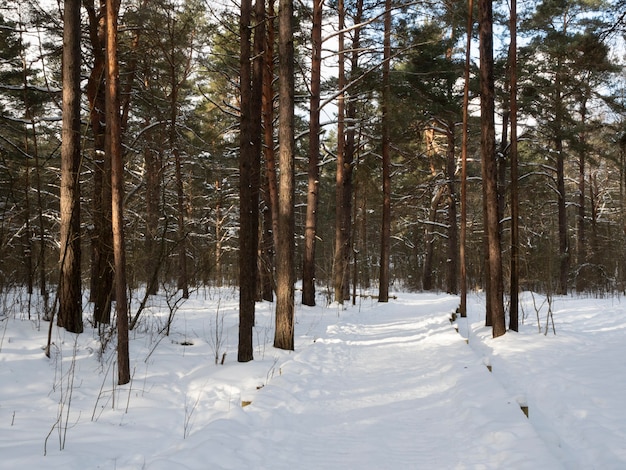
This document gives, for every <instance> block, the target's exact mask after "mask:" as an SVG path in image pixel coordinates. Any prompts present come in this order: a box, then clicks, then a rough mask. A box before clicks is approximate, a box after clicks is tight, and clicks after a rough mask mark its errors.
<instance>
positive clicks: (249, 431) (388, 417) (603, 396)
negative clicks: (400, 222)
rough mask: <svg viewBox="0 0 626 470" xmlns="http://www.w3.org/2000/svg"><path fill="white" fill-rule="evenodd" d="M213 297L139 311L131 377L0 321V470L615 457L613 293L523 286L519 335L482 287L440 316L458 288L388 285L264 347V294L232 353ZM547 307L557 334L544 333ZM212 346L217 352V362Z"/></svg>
mask: <svg viewBox="0 0 626 470" xmlns="http://www.w3.org/2000/svg"><path fill="white" fill-rule="evenodd" d="M224 292H225V291H222V292H221V293H217V294H216V293H213V294H212V295H209V296H206V297H203V298H202V297H201V296H197V297H195V298H194V299H193V300H190V301H189V302H188V303H186V304H185V305H184V306H183V307H182V308H181V309H180V311H178V312H177V313H176V317H175V321H174V324H173V325H172V333H171V335H170V336H169V337H166V338H164V337H162V336H159V335H157V334H156V332H155V331H156V330H157V325H160V326H162V325H163V321H164V320H165V319H166V318H167V312H165V311H159V309H158V308H153V310H152V314H151V316H150V317H149V318H146V319H145V320H144V322H143V327H142V329H141V330H139V331H135V332H134V338H131V347H132V362H133V370H134V375H133V381H132V382H131V386H130V387H128V386H126V387H119V388H116V387H114V386H113V385H111V382H112V380H113V379H112V372H111V367H110V365H109V364H110V363H111V362H112V361H113V357H114V355H113V354H111V353H109V354H105V355H104V356H103V357H102V358H101V359H100V360H98V355H97V352H96V351H95V348H96V347H97V341H96V337H95V336H94V335H92V336H91V337H90V336H89V333H87V334H83V335H79V336H76V335H69V334H66V333H63V332H62V331H59V332H57V336H56V345H57V347H58V354H57V356H56V359H53V360H51V361H48V360H47V359H45V358H44V357H43V355H42V352H41V348H40V346H41V344H42V341H43V336H44V335H43V328H42V329H41V331H38V329H36V328H34V325H35V323H34V322H32V321H26V320H19V319H17V320H15V319H10V320H7V319H5V320H4V321H3V324H2V327H3V331H4V336H3V340H2V345H1V350H0V384H1V385H0V449H1V452H2V455H3V459H2V461H1V462H0V468H19V466H28V467H29V468H35V466H37V467H42V468H66V469H67V468H70V469H73V468H76V469H79V468H80V469H84V468H111V469H112V468H116V469H134V468H147V469H168V470H169V469H172V468H177V469H178V468H183V469H185V468H186V469H206V468H211V469H214V468H215V469H247V468H253V469H266V468H267V469H269V468H272V469H293V468H298V469H318V468H324V469H348V468H358V469H398V468H414V469H452V468H468V469H477V468H481V469H500V468H505V467H506V468H513V469H526V468H528V469H558V468H570V469H579V468H580V469H588V468H603V469H607V468H616V469H617V468H623V467H624V465H625V464H626V450H624V448H623V446H622V445H621V444H620V443H623V442H624V438H625V437H626V424H625V423H626V419H624V418H625V416H624V414H625V411H624V410H623V406H622V402H623V397H622V394H623V390H624V384H625V383H626V373H625V370H624V367H623V365H622V364H621V361H620V360H619V358H620V351H622V350H623V346H622V345H623V332H624V328H626V321H624V315H623V310H624V307H623V306H622V305H621V304H620V300H619V299H617V298H614V299H607V300H602V301H598V300H591V299H587V300H586V299H574V298H571V297H562V298H556V299H555V300H554V302H553V303H552V304H550V305H549V304H548V303H547V302H544V300H545V298H543V297H540V296H537V295H535V296H531V295H530V294H524V296H523V297H522V301H523V302H522V306H523V309H522V310H523V313H524V324H523V325H522V328H521V331H520V333H507V334H506V335H505V336H504V337H501V338H497V339H495V340H494V339H491V338H490V334H489V329H487V328H485V327H484V326H483V321H482V319H481V318H480V317H481V313H482V311H484V306H483V304H482V302H483V300H484V299H483V297H481V296H472V297H471V299H470V302H469V306H470V309H469V317H468V318H467V319H460V318H459V319H457V320H456V322H454V323H451V322H450V320H449V318H450V315H451V313H452V312H453V311H454V310H455V308H456V306H457V305H458V297H455V296H446V295H434V294H408V293H397V298H396V299H394V300H393V301H391V302H390V303H388V304H378V303H376V302H375V301H374V300H365V299H364V300H362V303H361V305H359V306H356V307H349V308H347V309H345V310H344V309H341V308H340V307H338V306H337V305H334V304H333V305H330V306H323V307H321V306H320V307H313V308H310V307H301V306H298V309H297V324H296V338H297V340H296V351H295V352H292V353H288V352H284V351H277V350H274V349H273V348H271V346H270V344H271V343H270V338H271V328H272V313H271V311H272V306H271V305H270V304H263V305H261V306H260V307H259V312H258V314H257V326H256V328H255V330H256V342H255V345H256V349H255V361H252V362H250V363H246V364H238V363H237V362H236V361H235V359H236V350H235V349H234V348H235V346H236V337H237V336H236V305H237V302H236V298H235V297H234V296H233V297H232V298H226V297H227V295H226V294H225V293H224ZM205 294H206V293H205ZM548 306H550V307H551V311H552V313H553V315H554V320H555V328H556V333H557V334H556V335H555V334H554V332H553V331H552V330H551V329H549V331H548V333H547V334H544V333H545V330H544V327H545V321H546V319H548V317H547V316H546V315H547V313H548ZM535 307H537V310H535ZM539 307H541V308H539ZM537 318H539V320H540V322H541V331H539V327H538V325H537ZM456 329H458V330H459V331H458V332H457V331H456ZM220 337H221V338H222V341H221V343H220V342H219V341H217V339H218V338H220ZM466 339H467V340H468V341H466ZM218 343H219V344H221V346H220V345H218V346H216V344H218ZM216 352H217V354H216ZM223 353H226V354H227V355H226V359H225V363H224V365H215V364H214V362H215V361H214V359H213V358H214V357H215V356H217V357H218V358H221V357H223ZM61 366H62V367H61ZM486 366H490V368H491V369H492V372H490V371H489V370H488V368H487V367H486ZM72 367H73V369H72ZM70 378H71V379H72V380H73V382H70V380H69V379H70ZM64 384H65V385H64ZM68 385H72V387H69V386H68ZM62 389H63V390H62ZM70 391H72V393H71V401H70V400H68V397H69V396H70ZM520 405H527V406H528V411H529V417H528V418H527V417H526V416H525V414H524V413H523V412H522V410H521V408H520ZM55 420H57V422H56V424H55ZM47 434H50V435H49V436H48V439H47V445H46V453H47V456H43V450H44V439H45V438H46V435H47ZM61 438H64V439H65V442H64V450H60V442H62V440H61Z"/></svg>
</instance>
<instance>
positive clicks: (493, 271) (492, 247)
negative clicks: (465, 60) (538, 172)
mask: <svg viewBox="0 0 626 470" xmlns="http://www.w3.org/2000/svg"><path fill="white" fill-rule="evenodd" d="M492 7H493V5H492V0H479V4H478V10H479V25H480V28H479V39H480V91H481V93H480V98H481V100H480V103H481V106H480V108H481V132H480V141H481V142H480V143H481V158H482V179H483V199H484V203H483V204H484V208H485V235H486V245H487V260H488V268H489V274H488V277H487V279H486V286H487V297H488V298H489V300H490V305H489V307H488V308H489V310H488V311H487V312H486V314H487V317H488V318H491V322H492V327H493V336H494V337H498V336H501V335H503V334H504V333H505V332H506V326H505V319H504V301H503V294H504V285H503V278H502V248H501V246H500V229H499V225H500V224H499V222H500V221H499V218H498V212H499V211H498V175H497V165H496V140H495V121H494V108H495V105H494V102H495V99H494V95H495V93H494V88H495V86H494V72H493V8H492Z"/></svg>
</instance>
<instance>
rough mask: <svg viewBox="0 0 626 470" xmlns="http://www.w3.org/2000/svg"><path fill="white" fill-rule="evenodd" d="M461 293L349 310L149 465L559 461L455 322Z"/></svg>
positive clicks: (516, 464) (544, 465) (536, 464)
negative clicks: (239, 402)
mask: <svg viewBox="0 0 626 470" xmlns="http://www.w3.org/2000/svg"><path fill="white" fill-rule="evenodd" d="M456 304H457V299H454V298H450V297H439V298H436V297H434V296H433V297H424V298H422V299H421V300H420V299H416V300H415V301H413V302H408V303H407V302H406V301H405V302H403V303H402V304H396V305H393V304H390V305H389V306H388V307H386V308H378V309H371V310H369V311H364V312H361V313H358V314H350V313H348V314H345V317H346V319H342V320H341V321H339V322H338V323H336V324H334V325H330V326H329V327H328V328H327V331H326V334H325V335H324V336H323V337H321V338H318V339H317V340H316V341H315V343H314V344H311V345H310V346H309V347H306V348H304V349H302V348H297V349H300V350H301V352H296V353H294V354H293V355H292V357H291V359H289V360H288V361H287V362H285V363H283V364H282V366H280V370H279V371H277V373H276V376H275V377H274V378H273V379H272V380H271V381H270V382H269V384H268V385H267V386H266V387H264V388H263V389H261V390H259V391H258V392H257V393H256V394H255V395H254V396H253V397H252V398H251V400H252V404H251V405H250V406H248V407H245V408H239V409H234V410H232V411H231V413H230V416H229V418H228V419H223V420H218V421H215V422H213V423H210V424H209V425H208V426H206V428H204V429H202V430H198V431H196V432H195V433H194V434H193V435H192V436H191V437H190V438H188V439H187V440H186V441H185V443H184V445H183V447H182V448H181V447H178V449H167V450H165V451H164V452H163V453H162V455H161V456H155V458H154V459H153V460H150V459H148V460H147V462H146V463H147V465H146V468H148V469H171V468H200V465H204V467H203V468H232V469H244V468H254V469H270V468H271V469H383V468H384V469H453V468H458V469H461V468H471V469H479V468H480V469H500V468H505V467H507V468H514V469H525V468H528V469H533V470H534V469H557V468H561V466H560V464H559V463H558V462H557V461H556V460H554V458H553V456H552V455H551V454H550V452H549V451H548V450H547V448H546V447H545V446H544V444H543V442H541V441H540V438H539V436H538V435H537V433H536V432H535V430H534V429H533V427H532V426H531V425H530V424H529V422H528V419H527V418H526V417H525V416H524V414H523V413H522V411H521V410H520V408H519V405H518V404H517V403H516V401H515V399H514V397H510V396H508V395H507V393H506V392H505V391H504V389H503V388H502V386H501V385H500V384H499V383H498V382H497V381H496V380H495V379H494V377H493V375H492V374H490V373H489V372H488V370H487V368H486V367H485V365H484V364H483V362H482V360H481V358H480V357H479V356H478V355H476V353H474V352H473V350H472V349H471V348H470V347H468V345H467V344H466V343H465V341H464V340H463V339H462V337H461V336H460V335H458V334H457V333H456V332H454V330H453V328H452V326H451V325H450V323H449V321H448V320H447V319H446V313H449V312H451V311H453V309H454V307H455V306H456ZM343 316H344V315H343V314H342V317H343ZM309 341H310V340H309ZM300 346H302V345H300ZM233 436H237V437H236V438H234V437H233ZM179 445H180V444H179ZM216 448H218V449H222V450H223V451H222V452H219V453H216V452H215V449H216Z"/></svg>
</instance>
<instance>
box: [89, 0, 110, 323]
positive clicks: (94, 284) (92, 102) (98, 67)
mask: <svg viewBox="0 0 626 470" xmlns="http://www.w3.org/2000/svg"><path fill="white" fill-rule="evenodd" d="M86 5H87V6H86V8H87V11H88V14H89V37H90V40H91V45H92V49H93V54H94V64H93V68H92V69H91V73H90V75H89V80H88V83H87V99H88V101H89V123H90V127H91V130H92V133H93V140H94V144H93V145H94V157H93V161H94V168H93V172H94V189H93V201H92V210H93V225H94V228H93V231H92V236H91V287H90V292H89V294H90V299H91V300H92V301H93V302H94V307H93V316H94V321H95V322H96V324H97V323H105V324H108V323H110V321H111V301H112V300H113V296H112V290H113V234H112V229H111V160H110V155H108V154H107V153H106V152H105V125H104V123H105V121H106V112H105V108H106V103H105V83H104V75H105V66H106V58H105V43H106V37H105V36H106V28H105V23H104V14H105V5H104V3H102V2H101V3H100V6H99V9H98V11H97V12H96V9H95V7H94V4H93V2H89V3H88V4H87V3H86Z"/></svg>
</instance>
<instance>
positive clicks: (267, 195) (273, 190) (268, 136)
mask: <svg viewBox="0 0 626 470" xmlns="http://www.w3.org/2000/svg"><path fill="white" fill-rule="evenodd" d="M274 16H275V11H274V1H273V0H270V1H269V3H268V5H267V15H266V23H265V24H266V27H265V31H266V34H265V50H264V63H263V92H262V103H261V106H262V112H261V113H262V118H263V141H264V145H263V157H264V160H265V173H264V176H265V177H264V178H263V201H264V210H263V235H262V236H263V239H262V261H263V269H264V274H263V276H262V282H263V284H262V286H261V291H262V292H261V295H262V298H263V299H264V300H268V301H270V302H273V301H274V289H275V280H274V265H275V254H276V235H277V234H278V182H277V177H276V159H275V152H274V86H273V83H274V42H275V34H274V30H275V27H274V24H275V22H274Z"/></svg>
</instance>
